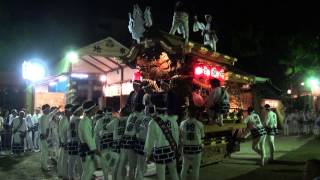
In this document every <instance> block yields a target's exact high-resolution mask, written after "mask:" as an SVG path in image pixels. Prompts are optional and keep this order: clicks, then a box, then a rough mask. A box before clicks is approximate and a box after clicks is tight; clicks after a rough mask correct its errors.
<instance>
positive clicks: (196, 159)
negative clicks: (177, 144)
mask: <svg viewBox="0 0 320 180" xmlns="http://www.w3.org/2000/svg"><path fill="white" fill-rule="evenodd" d="M188 115H189V117H187V118H186V120H184V121H182V123H181V125H180V132H181V135H182V136H181V137H182V140H181V141H182V147H183V151H182V171H181V175H180V179H181V180H186V179H187V176H188V170H189V168H190V167H192V172H191V174H189V175H190V176H191V177H192V178H191V179H193V180H198V179H199V171H200V164H201V156H202V153H201V152H202V149H203V146H204V145H203V143H202V139H203V138H204V136H205V134H204V127H203V124H202V123H201V122H200V121H199V120H197V118H198V117H199V113H198V112H197V110H196V107H190V108H189V113H188Z"/></svg>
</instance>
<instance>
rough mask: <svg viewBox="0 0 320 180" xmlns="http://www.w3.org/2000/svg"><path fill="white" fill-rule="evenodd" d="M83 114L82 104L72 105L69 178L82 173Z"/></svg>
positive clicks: (69, 130) (78, 176) (69, 131)
mask: <svg viewBox="0 0 320 180" xmlns="http://www.w3.org/2000/svg"><path fill="white" fill-rule="evenodd" d="M82 114H83V111H82V106H81V105H74V106H73V107H72V116H71V119H70V124H69V128H68V153H69V156H68V177H69V179H71V180H72V179H79V178H80V176H81V174H82V167H81V158H80V156H79V147H80V140H79V135H78V127H79V123H80V120H81V119H80V116H81V115H82Z"/></svg>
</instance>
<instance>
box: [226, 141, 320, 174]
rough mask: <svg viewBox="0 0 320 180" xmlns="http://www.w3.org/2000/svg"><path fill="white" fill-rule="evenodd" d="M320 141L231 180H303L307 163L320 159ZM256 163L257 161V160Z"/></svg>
mask: <svg viewBox="0 0 320 180" xmlns="http://www.w3.org/2000/svg"><path fill="white" fill-rule="evenodd" d="M319 147H320V140H319V139H313V140H311V141H309V142H307V143H306V144H304V145H303V146H301V147H300V148H298V149H296V150H293V151H290V152H287V153H286V154H285V155H283V156H281V157H280V158H278V159H277V160H275V161H273V162H271V163H268V164H266V165H265V166H264V167H261V168H258V169H255V170H253V171H250V172H249V173H247V174H243V175H241V176H238V177H235V178H231V179H229V180H248V179H259V180H283V179H290V180H301V179H302V177H303V168H304V165H305V162H306V161H307V160H309V159H315V158H318V159H319V158H320V151H319ZM237 159H238V160H243V161H248V160H250V161H251V160H253V159H251V158H249V159H248V158H243V159H241V158H237ZM255 161H256V159H255Z"/></svg>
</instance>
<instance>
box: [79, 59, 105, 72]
mask: <svg viewBox="0 0 320 180" xmlns="http://www.w3.org/2000/svg"><path fill="white" fill-rule="evenodd" d="M80 59H81V60H83V61H84V62H86V63H87V64H89V65H90V66H92V67H94V68H96V69H98V70H99V71H101V72H102V73H107V72H106V71H104V70H103V69H101V68H100V67H98V66H97V65H95V64H93V63H92V62H90V61H88V60H87V59H84V58H82V57H81V58H80Z"/></svg>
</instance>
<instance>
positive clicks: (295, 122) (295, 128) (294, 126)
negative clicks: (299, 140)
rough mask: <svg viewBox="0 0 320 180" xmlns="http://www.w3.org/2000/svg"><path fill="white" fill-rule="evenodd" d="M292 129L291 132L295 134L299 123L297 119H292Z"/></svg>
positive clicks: (297, 131)
mask: <svg viewBox="0 0 320 180" xmlns="http://www.w3.org/2000/svg"><path fill="white" fill-rule="evenodd" d="M292 129H293V133H294V134H295V135H296V134H298V133H299V124H298V121H293V122H292Z"/></svg>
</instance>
